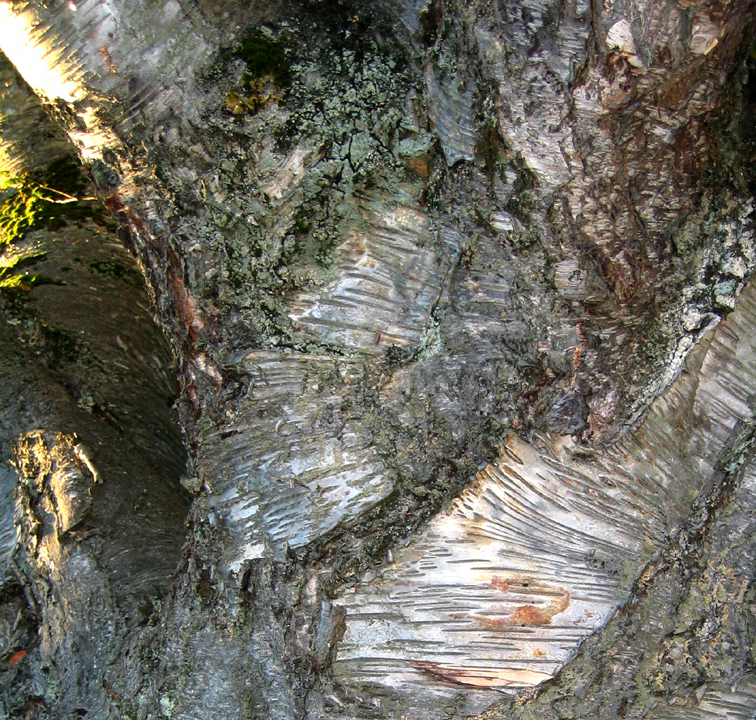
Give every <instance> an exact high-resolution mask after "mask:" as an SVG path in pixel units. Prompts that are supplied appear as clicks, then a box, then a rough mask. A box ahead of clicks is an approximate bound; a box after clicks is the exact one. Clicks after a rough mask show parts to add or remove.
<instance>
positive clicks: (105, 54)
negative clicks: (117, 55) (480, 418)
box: [97, 45, 118, 74]
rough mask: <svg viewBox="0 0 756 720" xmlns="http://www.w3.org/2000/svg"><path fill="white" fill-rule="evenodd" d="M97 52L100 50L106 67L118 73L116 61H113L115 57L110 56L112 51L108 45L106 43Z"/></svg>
mask: <svg viewBox="0 0 756 720" xmlns="http://www.w3.org/2000/svg"><path fill="white" fill-rule="evenodd" d="M97 52H99V53H100V54H101V55H102V63H103V65H105V67H106V68H107V69H108V70H109V71H110V72H112V73H114V74H115V73H117V72H118V70H117V68H116V66H115V63H114V62H113V58H112V57H110V52H108V47H107V45H104V46H103V47H101V48H100V49H99V50H98V51H97Z"/></svg>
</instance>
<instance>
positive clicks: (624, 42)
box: [606, 18, 645, 68]
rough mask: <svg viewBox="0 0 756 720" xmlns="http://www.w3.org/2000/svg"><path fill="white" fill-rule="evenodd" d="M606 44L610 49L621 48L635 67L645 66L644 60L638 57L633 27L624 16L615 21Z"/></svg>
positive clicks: (607, 36) (607, 35)
mask: <svg viewBox="0 0 756 720" xmlns="http://www.w3.org/2000/svg"><path fill="white" fill-rule="evenodd" d="M606 44H607V47H608V48H609V49H610V50H619V51H620V52H621V53H622V54H623V55H625V56H626V57H627V61H628V62H629V63H630V64H631V65H632V66H633V67H635V68H644V67H645V65H644V63H643V61H642V60H641V59H640V57H638V54H637V50H636V47H635V40H634V39H633V28H632V26H631V25H630V23H629V22H628V21H627V20H625V19H624V18H623V19H622V20H620V21H619V22H616V23H614V25H612V27H611V28H609V32H608V33H607V34H606Z"/></svg>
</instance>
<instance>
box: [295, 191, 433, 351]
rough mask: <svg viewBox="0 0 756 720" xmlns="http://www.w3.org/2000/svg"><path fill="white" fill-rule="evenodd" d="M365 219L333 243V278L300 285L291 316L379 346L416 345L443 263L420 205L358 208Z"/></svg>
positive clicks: (324, 334)
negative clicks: (314, 286)
mask: <svg viewBox="0 0 756 720" xmlns="http://www.w3.org/2000/svg"><path fill="white" fill-rule="evenodd" d="M361 210H362V212H363V213H364V215H365V216H366V218H367V222H366V223H365V225H366V227H363V228H362V229H360V230H359V231H357V232H355V234H354V235H353V236H352V237H351V238H349V239H348V240H347V241H346V242H344V243H343V244H342V245H341V246H340V247H339V248H338V251H337V252H338V257H339V260H338V265H337V268H336V274H337V275H338V278H339V279H338V280H335V281H333V282H332V283H330V284H328V285H326V287H324V288H323V289H321V290H318V291H309V292H304V293H301V294H300V295H299V296H298V297H297V299H296V300H295V301H294V303H292V306H291V308H290V310H289V317H290V318H291V319H292V321H293V322H294V324H295V327H297V328H298V329H300V330H302V331H304V332H305V333H307V334H308V335H311V336H314V337H315V338H317V339H319V340H321V341H323V342H328V343H332V344H336V345H342V346H346V347H348V348H352V349H358V350H360V351H362V352H365V353H368V354H371V355H374V354H382V353H383V352H384V351H385V349H386V346H387V345H399V346H402V347H407V346H410V347H412V346H416V345H418V344H419V343H420V342H421V339H422V336H423V332H424V330H425V328H426V326H427V324H428V319H429V316H430V308H431V306H432V304H433V302H434V301H435V299H436V297H437V295H438V288H439V286H440V285H441V280H442V278H443V275H444V272H445V269H446V268H445V267H444V266H443V264H442V263H441V262H439V261H438V260H437V257H436V253H435V251H434V250H433V248H432V236H431V233H430V231H429V229H428V225H427V222H428V221H427V217H426V216H425V214H424V213H422V212H420V211H418V210H414V209H411V208H407V207H401V206H400V207H398V208H396V209H395V210H391V211H386V212H384V213H382V214H380V215H378V214H377V213H375V212H373V211H372V210H371V209H369V208H367V207H363V208H361Z"/></svg>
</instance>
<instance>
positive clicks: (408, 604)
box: [334, 286, 756, 718]
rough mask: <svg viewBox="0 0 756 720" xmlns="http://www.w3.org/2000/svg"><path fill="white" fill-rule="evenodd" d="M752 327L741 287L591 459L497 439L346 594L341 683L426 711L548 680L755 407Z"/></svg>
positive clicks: (474, 703) (540, 444)
mask: <svg viewBox="0 0 756 720" xmlns="http://www.w3.org/2000/svg"><path fill="white" fill-rule="evenodd" d="M754 330H756V290H754V288H753V286H751V287H750V288H749V289H748V290H747V291H745V292H744V293H743V294H742V295H741V298H740V303H739V305H738V308H737V310H736V311H735V312H733V313H732V314H731V315H730V316H729V317H728V318H727V320H726V321H724V322H723V323H722V324H721V325H720V326H719V327H718V328H717V329H716V331H714V332H712V333H711V334H710V335H709V337H708V338H707V339H706V340H705V341H703V342H702V343H701V345H699V346H698V347H697V348H696V349H695V350H694V351H693V352H692V353H691V354H690V355H689V357H688V373H687V374H685V375H682V376H681V377H680V378H679V379H678V380H677V381H676V383H675V384H674V385H673V386H672V388H671V389H670V391H669V392H668V393H667V394H666V395H665V396H664V397H662V398H660V399H659V400H657V401H656V402H655V403H654V404H653V406H652V407H651V409H650V411H649V413H648V415H647V417H646V420H645V422H644V424H643V425H642V426H641V427H640V428H639V429H638V431H636V432H635V433H633V434H632V435H630V436H628V437H627V438H626V439H625V440H623V441H622V442H620V443H619V444H618V445H617V446H615V447H614V448H610V449H607V450H604V451H599V450H595V451H594V453H593V456H592V457H591V458H590V459H584V458H581V457H580V456H579V455H576V454H573V452H572V450H573V444H572V441H571V440H570V439H569V438H566V437H550V436H542V437H541V438H540V439H538V441H537V442H536V444H535V445H528V444H526V443H525V442H523V441H522V440H520V439H519V438H517V437H516V436H514V435H513V434H511V435H509V436H508V437H507V438H506V441H505V443H504V445H503V446H502V451H501V455H500V457H499V459H498V460H497V461H496V462H495V463H494V464H493V465H490V466H488V467H486V468H485V469H483V470H482V471H481V472H480V473H479V474H478V475H477V477H476V479H475V482H474V483H473V485H472V486H471V487H470V488H469V489H468V490H467V491H466V492H465V493H463V495H462V496H461V497H460V498H458V499H457V500H456V501H455V503H454V505H453V507H452V509H451V510H450V511H449V512H447V513H446V514H444V515H442V516H440V517H437V518H436V519H435V520H434V521H433V522H431V523H430V525H429V526H428V528H427V529H426V530H425V531H424V532H423V533H422V534H421V535H420V536H418V537H416V538H414V539H413V540H412V541H411V543H410V544H409V546H408V547H406V548H404V549H399V550H395V551H394V553H393V560H394V562H393V563H392V564H391V565H389V566H388V567H386V568H384V569H383V571H382V572H381V573H380V575H378V576H373V577H372V578H369V579H367V580H366V581H364V582H363V584H361V585H359V586H357V588H356V589H355V590H354V591H352V592H351V593H348V594H346V595H345V596H344V597H343V598H342V600H341V601H340V603H341V604H342V606H343V607H344V609H345V610H346V613H347V618H346V626H347V631H346V634H345V636H344V639H343V641H342V644H341V646H340V648H339V651H338V655H337V660H336V664H335V667H334V670H335V674H336V677H337V678H338V680H339V681H340V682H343V683H345V684H347V685H352V684H354V686H355V687H360V686H362V685H363V684H365V683H375V684H377V685H382V686H384V687H385V688H386V689H388V690H391V691H392V692H394V693H397V694H398V695H400V696H403V697H404V698H406V700H407V702H408V703H409V704H410V705H411V706H412V707H413V708H419V707H423V708H428V709H429V711H428V712H429V714H428V715H427V716H426V717H428V718H431V717H433V718H435V717H436V715H434V714H433V711H432V708H433V707H439V706H440V703H439V702H438V700H439V698H440V697H459V694H460V693H462V692H464V693H465V694H466V696H467V698H468V699H467V701H466V702H468V706H469V707H468V706H466V709H468V710H469V711H473V710H475V711H480V709H481V708H482V707H485V706H486V705H487V704H490V703H491V702H493V701H495V699H496V697H497V696H496V693H495V692H492V691H497V692H501V691H509V690H512V689H517V688H522V687H528V686H534V685H538V684H540V683H541V682H543V681H544V680H546V679H548V678H550V677H552V676H553V675H554V673H556V672H557V671H558V670H559V668H560V667H562V666H563V665H564V663H566V662H567V661H568V660H569V659H570V658H571V657H572V656H573V655H574V653H575V652H576V650H577V648H578V646H579V644H580V642H581V641H582V640H583V639H584V638H585V637H586V636H587V635H588V634H590V633H591V632H593V631H594V630H595V629H596V628H598V627H601V626H602V625H604V624H605V623H606V622H607V620H608V619H609V618H610V617H611V615H612V613H613V612H614V611H615V609H616V608H617V607H618V605H620V604H621V603H622V602H624V600H625V599H626V598H627V597H628V596H629V594H630V591H631V588H632V584H633V582H634V581H635V579H636V578H637V576H638V574H639V573H640V572H641V570H642V569H643V567H644V565H645V563H647V562H648V561H649V559H650V558H651V557H652V555H653V554H654V552H656V551H657V550H658V549H659V548H661V547H663V546H664V545H665V544H666V542H667V539H668V529H669V528H671V527H674V526H676V525H678V524H680V523H681V522H683V521H684V520H685V518H686V516H687V514H688V513H689V511H690V507H691V503H692V501H693V499H694V498H696V497H698V496H699V495H700V494H701V493H703V492H705V491H706V489H707V488H708V486H709V484H710V482H711V478H712V477H713V474H714V472H715V469H716V467H717V462H718V460H719V458H720V457H721V453H722V452H723V450H724V448H725V447H726V443H727V442H728V440H729V438H730V437H731V433H732V432H733V430H734V429H735V426H736V425H737V423H738V422H740V421H742V420H744V419H748V418H750V417H751V414H752V413H751V409H750V407H749V406H748V403H747V399H748V398H749V397H750V395H751V394H752V393H753V389H754V387H756V348H754V346H753V344H752V343H751V341H750V338H751V337H752V336H753V333H754ZM439 717H440V716H439Z"/></svg>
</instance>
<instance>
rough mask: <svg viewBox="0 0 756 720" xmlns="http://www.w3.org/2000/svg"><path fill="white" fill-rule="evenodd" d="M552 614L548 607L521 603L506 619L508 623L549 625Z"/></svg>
mask: <svg viewBox="0 0 756 720" xmlns="http://www.w3.org/2000/svg"><path fill="white" fill-rule="evenodd" d="M551 617H552V614H551V613H550V612H549V611H548V608H544V609H541V608H537V607H536V606H535V605H523V606H522V607H519V608H517V610H516V611H515V613H514V615H512V616H511V617H510V618H509V619H508V620H507V624H508V625H550V624H551Z"/></svg>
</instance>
